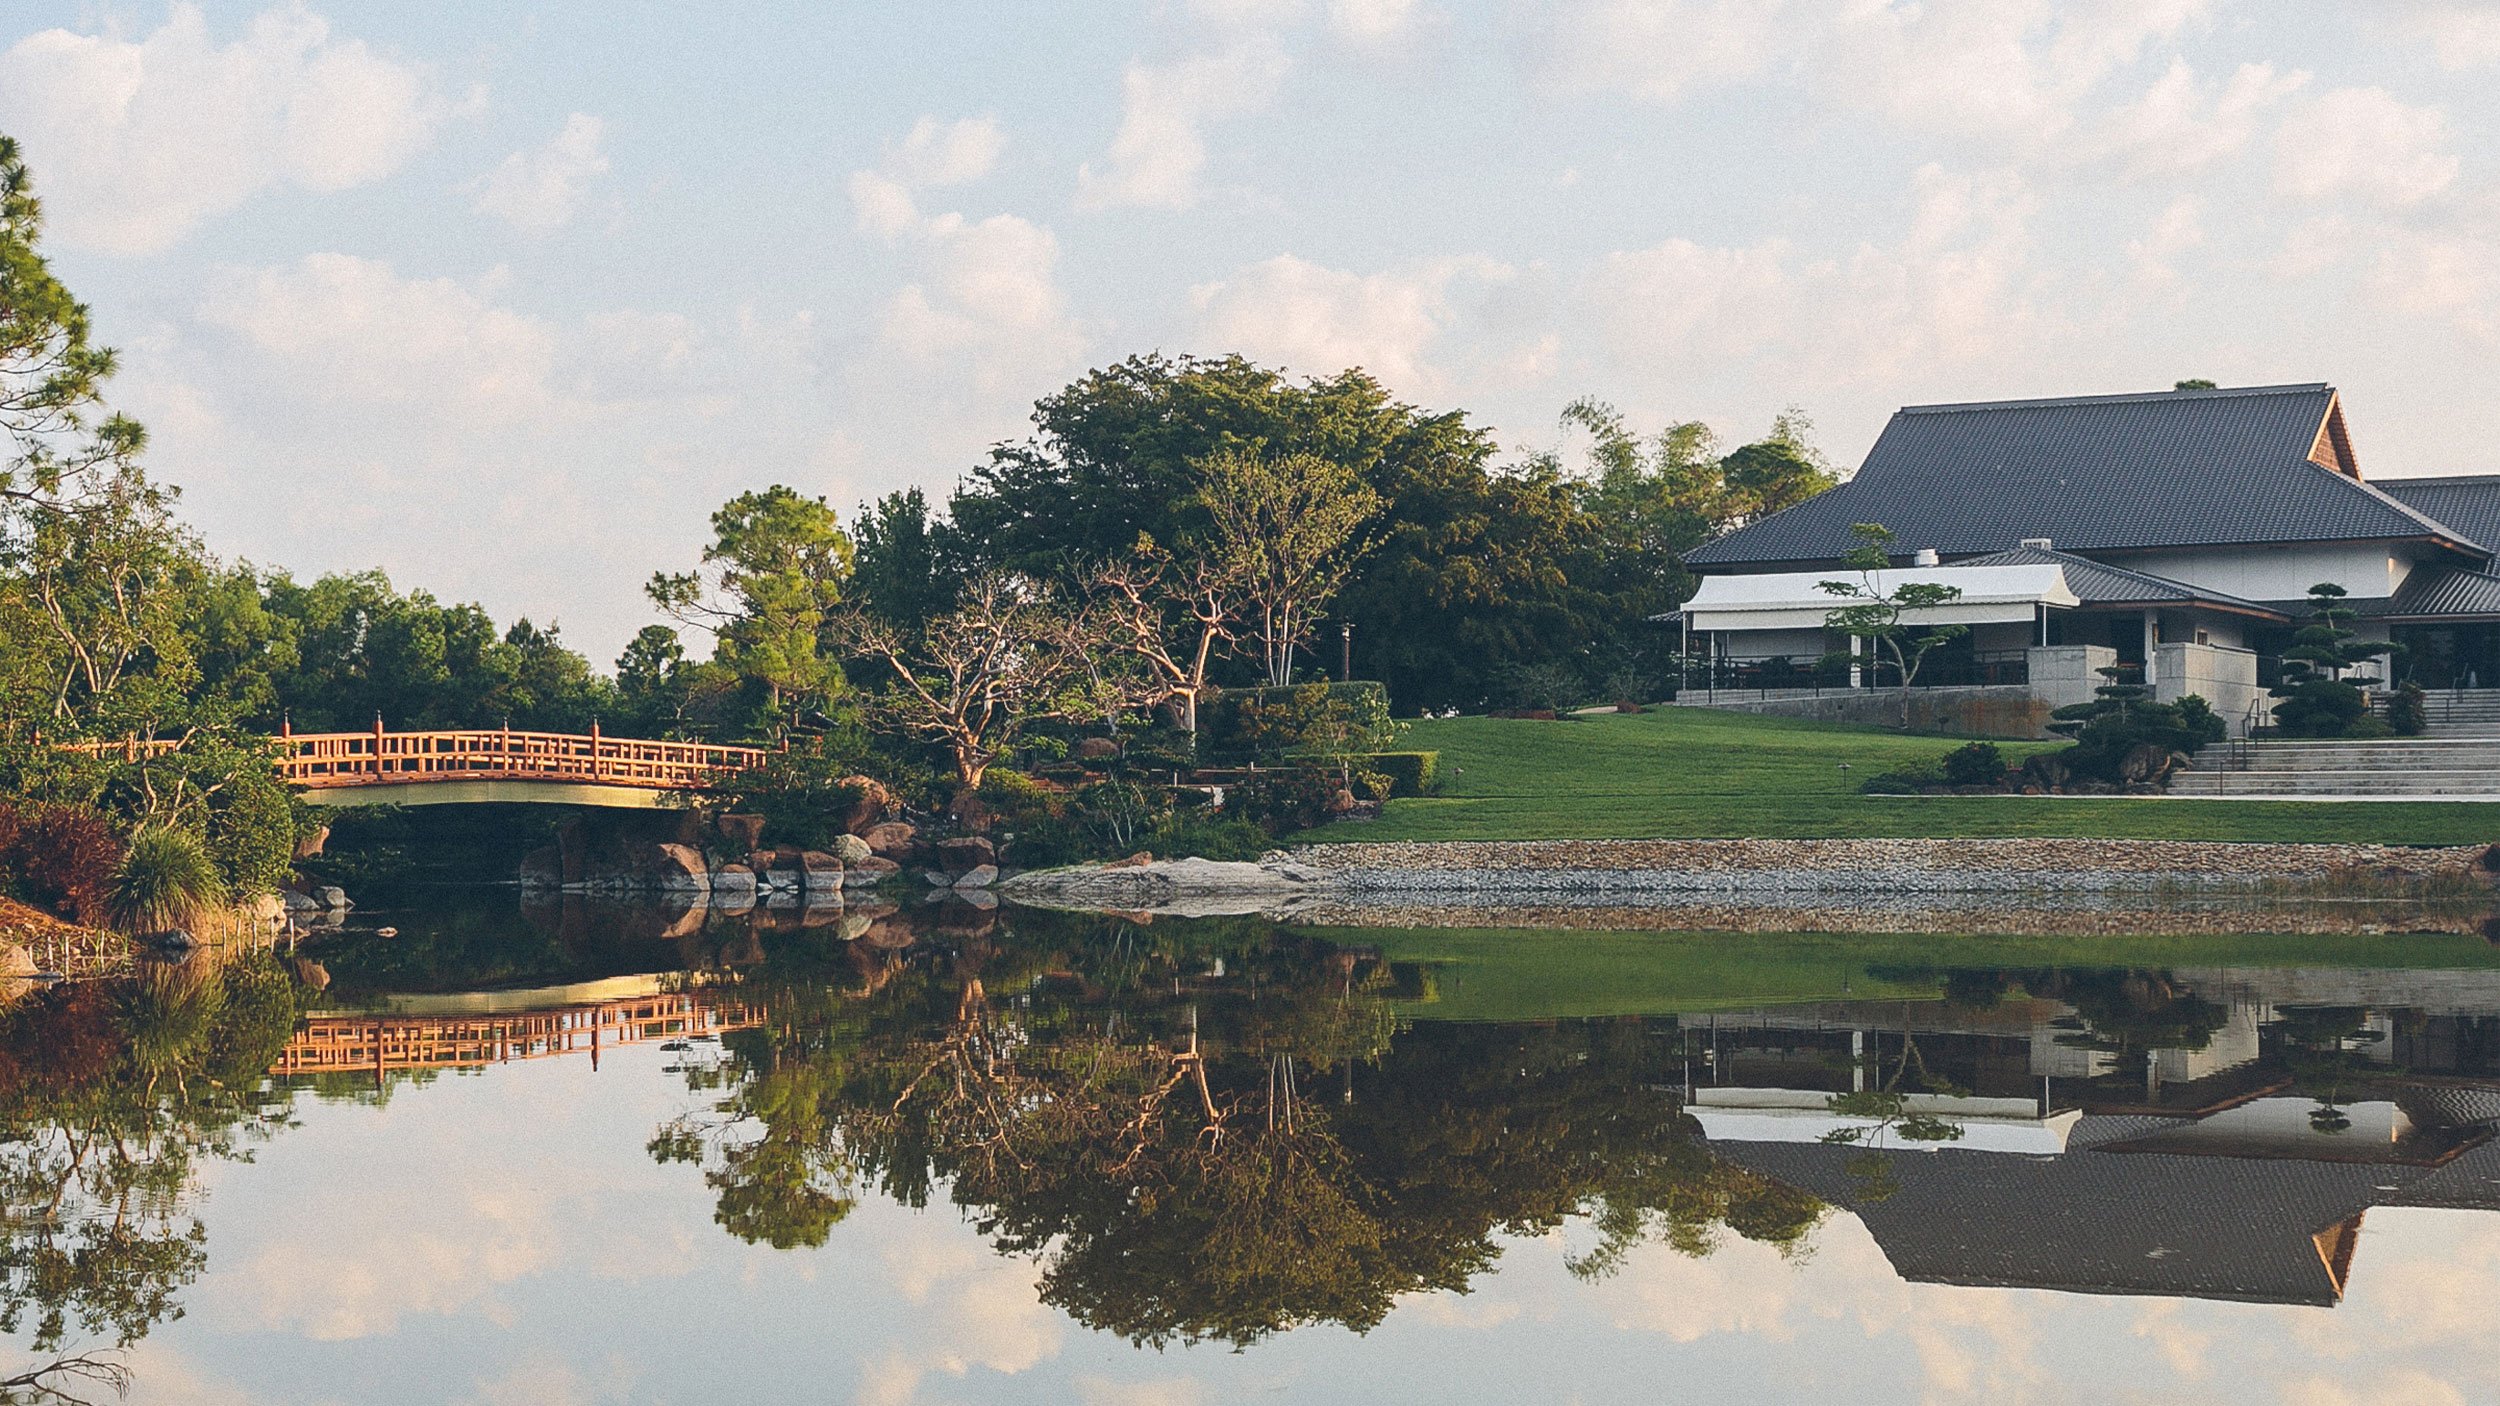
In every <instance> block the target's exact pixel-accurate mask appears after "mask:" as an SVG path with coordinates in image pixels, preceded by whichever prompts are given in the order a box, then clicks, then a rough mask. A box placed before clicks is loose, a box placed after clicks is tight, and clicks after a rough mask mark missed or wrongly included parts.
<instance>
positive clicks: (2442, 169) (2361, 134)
mask: <svg viewBox="0 0 2500 1406" xmlns="http://www.w3.org/2000/svg"><path fill="white" fill-rule="evenodd" d="M2447 138H2448V120H2447V118H2446V117H2445V116H2444V115H2443V114H2442V113H2441V112H2440V111H2439V109H2437V108H2432V107H2419V106H2415V105H2413V104H2410V103H2406V102H2403V101H2400V100H2399V99H2397V98H2396V97H2395V96H2394V95H2393V94H2391V93H2389V92H2388V91H2387V90H2386V89H2384V88H2338V89H2336V90H2335V91H2334V92H2331V93H2327V94H2325V95H2323V96H2321V97H2320V98H2318V99H2317V101H2315V102H2312V103H2308V104H2305V105H2304V106H2302V107H2301V108H2299V109H2298V110H2296V111H2295V112H2293V114H2292V115H2291V116H2290V117H2288V118H2286V119H2285V120H2284V123H2283V126H2282V127H2281V129H2280V130H2279V131H2277V133H2276V134H2275V168H2274V181H2275V188H2276V189H2278V190H2280V191H2282V192H2283V193H2284V194H2286V195H2291V196H2296V197H2298V198H2300V199H2303V200H2320V201H2323V200H2360V201H2365V202H2369V203H2372V204H2377V205H2385V206H2401V205H2416V204H2419V203H2421V202H2422V201H2425V200H2428V199H2430V198H2431V197H2432V196H2435V195H2438V194H2439V193H2440V192H2442V191H2444V190H2446V189H2447V188H2448V187H2449V186H2450V185H2451V184H2452V183H2453V182H2454V181H2455V180H2456V178H2457V172H2458V170H2459V169H2460V162H2459V161H2458V159H2457V157H2456V156H2455V155H2454V154H2453V153H2451V152H2449V151H2447V150H2446V149H2445V148H2446V144H2447Z"/></svg>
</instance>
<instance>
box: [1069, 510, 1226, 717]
mask: <svg viewBox="0 0 2500 1406" xmlns="http://www.w3.org/2000/svg"><path fill="white" fill-rule="evenodd" d="M1089 585H1090V587H1091V590H1090V594H1091V596H1092V598H1093V600H1094V602H1095V604H1096V608H1097V609H1098V610H1099V612H1100V618H1101V620H1102V623H1103V627H1104V631H1105V633H1106V635H1107V637H1108V638H1109V640H1110V641H1111V642H1112V644H1113V647H1115V648H1117V649H1119V650H1121V651H1123V652H1125V653H1126V654H1128V655H1129V656H1130V657H1131V658H1134V659H1136V660H1137V661H1138V662H1139V663H1141V664H1143V665H1144V666H1145V668H1146V669H1147V671H1148V672H1149V674H1150V675H1151V676H1152V678H1153V679H1154V681H1155V684H1156V687H1155V689H1154V692H1153V695H1152V696H1151V697H1150V698H1149V699H1148V702H1149V703H1150V704H1152V703H1160V702H1163V701H1164V700H1166V699H1174V700H1178V701H1179V703H1180V705H1181V727H1182V728H1183V730H1185V731H1188V732H1192V733H1194V732H1196V731H1197V730H1198V703H1199V700H1200V699H1202V698H1204V697H1206V695H1207V692H1208V689H1209V683H1208V675H1209V672H1210V670H1211V669H1212V668H1213V667H1214V664H1215V661H1216V659H1217V657H1218V653H1217V652H1218V649H1219V648H1220V647H1222V646H1226V645H1229V644H1231V643H1232V642H1233V641H1234V640H1235V639H1237V638H1238V637H1239V630H1238V626H1239V624H1240V618H1241V608H1242V597H1243V594H1244V583H1243V581H1242V580H1241V579H1240V577H1239V576H1238V574H1237V573H1236V571H1235V570H1234V569H1233V568H1232V567H1231V566H1229V565H1226V564H1222V563H1218V562H1216V561H1212V560H1209V559H1208V558H1205V557H1199V558H1196V559H1193V560H1192V561H1190V562H1188V563H1187V564H1185V565H1184V564H1182V563H1179V562H1176V561H1174V560H1173V559H1172V556H1171V554H1170V553H1169V552H1165V551H1163V550H1162V549H1160V548H1158V547H1155V546H1154V545H1153V544H1152V543H1150V542H1140V543H1139V545H1138V550H1137V553H1136V555H1134V556H1133V557H1131V558H1130V559H1129V560H1127V561H1117V562H1109V563H1106V564H1104V565H1103V566H1102V567H1100V568H1098V569H1096V570H1095V572H1094V574H1093V576H1092V579H1091V581H1090V583H1089Z"/></svg>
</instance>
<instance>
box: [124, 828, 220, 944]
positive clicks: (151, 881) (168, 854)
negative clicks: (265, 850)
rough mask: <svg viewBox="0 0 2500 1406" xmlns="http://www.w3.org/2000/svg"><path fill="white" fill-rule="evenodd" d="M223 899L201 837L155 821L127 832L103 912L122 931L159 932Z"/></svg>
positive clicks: (213, 905) (197, 914)
mask: <svg viewBox="0 0 2500 1406" xmlns="http://www.w3.org/2000/svg"><path fill="white" fill-rule="evenodd" d="M224 900H225V884H224V882H223V881H222V880H220V879H219V878H218V876H217V866H216V864H215V863H214V862H213V861H211V860H210V859H209V857H208V847H207V846H206V845H203V844H202V843H200V837H199V836H197V835H194V834H192V833H191V832H190V831H188V830H177V829H173V828H172V827H170V826H153V827H150V828H148V829H145V830H141V831H140V832H139V833H137V834H135V835H133V836H131V837H130V848H129V849H128V850H127V851H125V852H124V853H123V854H122V859H121V863H120V864H118V865H115V866H114V868H113V878H112V882H111V884H110V885H109V886H108V888H107V890H106V894H105V913H106V916H107V917H109V918H110V919H111V920H112V922H113V925H114V926H116V927H118V928H120V929H122V930H123V931H124V932H138V933H145V932H158V931H161V930H163V929H165V928H172V927H180V926H182V925H184V924H186V923H190V922H193V921H195V920H197V918H198V917H199V915H200V914H201V913H203V912H205V911H206V910H208V909H210V908H213V907H215V906H216V905H217V904H219V903H221V902H223V901H224Z"/></svg>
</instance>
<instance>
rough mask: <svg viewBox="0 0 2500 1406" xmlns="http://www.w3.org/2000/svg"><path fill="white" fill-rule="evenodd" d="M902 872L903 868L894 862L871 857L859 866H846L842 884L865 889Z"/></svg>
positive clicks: (858, 864)
mask: <svg viewBox="0 0 2500 1406" xmlns="http://www.w3.org/2000/svg"><path fill="white" fill-rule="evenodd" d="M901 872H903V866H902V865H900V864H897V863H895V862H894V861H893V860H891V859H879V858H877V857H876V856H874V855H870V856H869V857H868V858H866V859H863V860H861V861H860V862H858V863H857V864H853V865H849V866H846V867H845V868H844V869H843V871H842V882H843V883H844V884H845V885H847V886H849V887H851V888H865V887H867V886H868V885H870V884H873V883H877V882H880V881H882V880H885V879H890V878H892V877H894V876H895V875H896V874H899V873H901Z"/></svg>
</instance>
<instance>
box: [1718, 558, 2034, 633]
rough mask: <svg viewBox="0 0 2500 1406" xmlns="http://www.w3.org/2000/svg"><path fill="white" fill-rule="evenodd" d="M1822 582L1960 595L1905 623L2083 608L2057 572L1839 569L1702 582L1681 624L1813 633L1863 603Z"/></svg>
mask: <svg viewBox="0 0 2500 1406" xmlns="http://www.w3.org/2000/svg"><path fill="white" fill-rule="evenodd" d="M1826 582H1846V583H1849V584H1852V585H1858V584H1869V583H1870V582H1871V584H1872V586H1873V588H1874V589H1875V591H1876V592H1877V593H1879V594H1882V595H1891V594H1893V593H1894V592H1896V591H1898V590H1899V589H1900V588H1901V587H1902V586H1904V585H1913V584H1915V585H1937V586H1951V587H1953V588H1955V589H1956V590H1958V591H1960V592H1961V595H1960V596H1958V597H1957V598H1955V599H1953V600H1951V601H1948V602H1945V603H1943V604H1940V605H1935V606H1929V607H1925V608H1923V609H1918V610H1912V611H1909V612H1906V613H1905V614H1904V615H1903V617H1902V622H1903V623H1904V624H1910V625H1985V624H1996V623H2001V622H2007V621H2029V620H2033V619H2037V618H2038V615H2039V612H2040V609H2041V608H2042V607H2044V606H2046V607H2051V608H2055V609H2061V610H2071V609H2073V608H2075V607H2076V606H2078V605H2080V604H2082V602H2081V601H2079V600H2078V599H2077V598H2076V596H2075V593H2074V592H2073V591H2071V590H2069V589H2067V586H2066V573H2065V571H2064V569H2063V568H2061V567H2055V566H1923V567H1910V568H1906V569H1897V570H1888V571H1878V572H1874V573H1871V577H1870V576H1869V575H1862V574H1861V573H1858V572H1854V571H1848V570H1840V571H1791V572H1774V573H1770V574H1765V575H1749V576H1705V577H1703V578H1702V579H1701V589H1699V590H1698V591H1695V592H1694V593H1693V598H1692V599H1691V600H1688V601H1686V602H1685V603H1684V619H1685V621H1686V622H1687V623H1688V624H1690V625H1691V627H1692V628H1694V629H1696V630H1813V629H1820V628H1822V627H1823V623H1824V621H1826V620H1828V619H1829V618H1830V617H1831V614H1832V612H1833V611H1836V610H1845V609H1847V608H1849V607H1850V606H1851V605H1853V604H1859V603H1860V602H1859V601H1857V600H1854V599H1852V598H1851V597H1849V596H1847V595H1842V594H1837V593H1835V592H1832V591H1828V590H1825V589H1824V588H1823V587H1824V583H1826Z"/></svg>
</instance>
